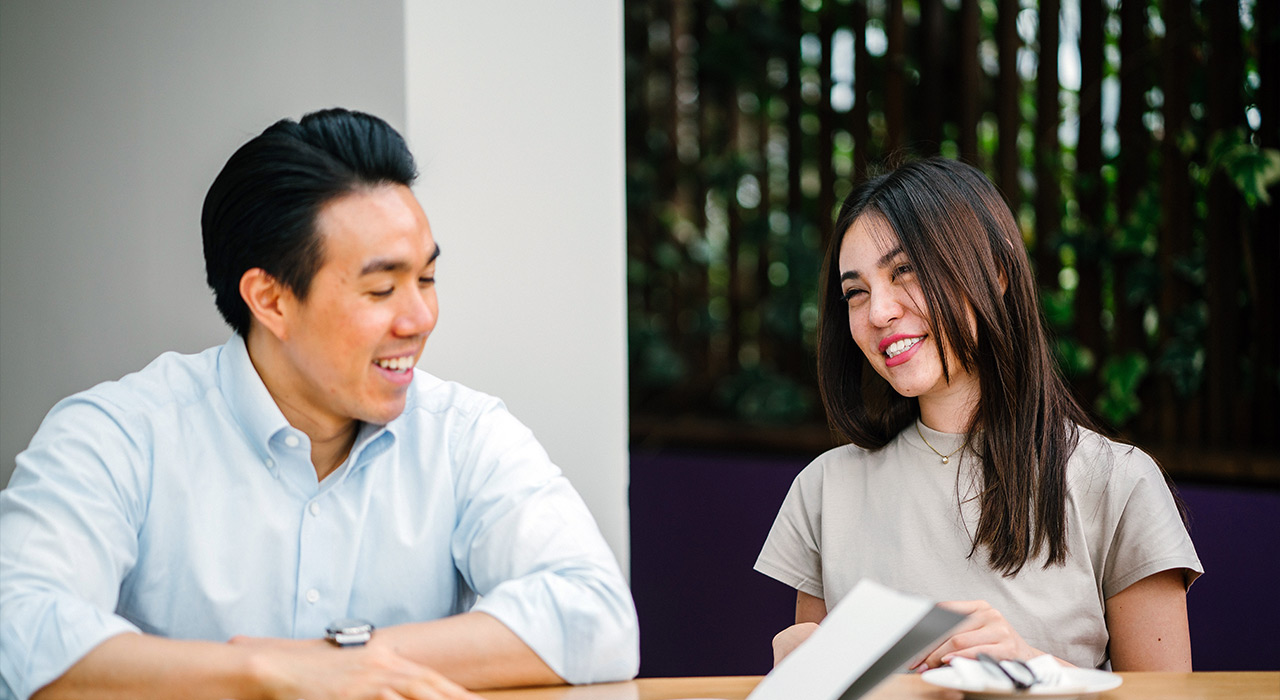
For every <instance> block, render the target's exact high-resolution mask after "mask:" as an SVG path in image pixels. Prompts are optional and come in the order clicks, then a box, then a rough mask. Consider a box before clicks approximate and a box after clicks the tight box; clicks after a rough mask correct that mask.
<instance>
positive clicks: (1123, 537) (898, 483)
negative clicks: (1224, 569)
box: [755, 423, 1203, 668]
mask: <svg viewBox="0 0 1280 700" xmlns="http://www.w3.org/2000/svg"><path fill="white" fill-rule="evenodd" d="M917 425H919V428H920V430H921V432H923V433H924V436H925V437H926V438H927V439H928V441H929V443H930V444H932V445H933V447H934V448H936V449H937V450H938V451H939V452H941V453H942V454H950V453H951V452H952V451H953V450H956V449H957V448H959V447H960V445H961V444H962V442H963V439H964V436H963V435H958V434H951V433H940V432H937V431H935V430H930V429H929V428H927V427H925V426H924V425H923V424H919V423H918V424H917ZM962 455H963V457H962ZM975 474H977V475H978V477H979V481H980V475H981V464H980V462H979V460H978V459H977V458H976V457H975V456H974V455H973V454H972V453H969V452H968V451H967V450H966V451H965V452H963V453H961V454H957V455H955V456H953V457H951V461H950V464H946V465H944V464H942V460H941V458H939V456H938V455H937V454H935V453H934V451H933V450H931V449H929V447H927V446H926V445H925V443H924V441H922V440H921V439H920V436H919V435H918V434H917V433H916V428H915V427H914V426H912V427H908V428H907V429H906V430H904V431H902V433H900V434H899V435H898V436H897V437H896V438H894V439H893V441H892V442H890V443H889V444H888V445H885V446H884V447H883V448H882V449H880V450H877V451H875V452H870V451H867V450H864V449H861V448H859V447H855V446H853V445H846V446H844V447H838V448H836V449H833V450H830V451H828V452H826V453H824V454H823V455H821V456H820V457H818V459H816V460H814V462H813V463H812V464H810V465H809V466H808V467H806V468H805V469H804V471H803V472H801V473H800V475H799V476H797V477H796V480H795V482H794V483H792V485H791V490H790V492H789V493H788V494H787V497H786V500H785V501H784V502H783V504H782V509H781V510H780V511H779V512H778V518H777V520H776V521H774V524H773V529H772V530H771V531H770V532H769V537H768V539H767V540H766V541H765V544H764V549H763V550H762V551H761V552H760V558H759V559H758V560H757V561H756V566H755V568H756V570H757V571H760V572H761V573H764V574H766V575H768V576H771V577H773V578H775V579H778V580H779V581H782V582H783V583H786V584H787V585H789V586H792V587H793V588H795V589H797V590H799V591H802V592H804V593H808V594H809V595H812V596H816V597H818V598H822V599H823V600H825V601H826V603H827V609H828V610H829V609H831V608H833V607H835V604H836V603H838V602H839V601H840V599H841V598H843V597H844V595H845V594H846V593H848V592H849V590H850V589H852V588H853V586H854V584H855V583H857V582H858V581H859V580H860V579H863V578H869V579H872V580H874V581H877V582H879V583H882V584H884V585H887V586H890V587H892V588H896V589H899V590H902V591H906V592H910V593H915V594H918V595H922V596H925V597H928V598H931V599H934V600H939V601H943V600H985V601H987V602H988V603H990V604H991V605H992V606H993V607H995V608H996V609H997V610H999V611H1000V612H1001V613H1002V614H1003V615H1004V616H1005V618H1006V619H1007V620H1008V621H1009V622H1010V624H1012V625H1013V628H1014V629H1015V630H1017V632H1018V633H1019V634H1020V635H1022V638H1023V639H1024V640H1026V642H1027V643H1028V644H1030V645H1031V646H1032V647H1035V648H1037V649H1040V650H1041V651H1045V652H1048V653H1050V654H1053V655H1055V656H1057V657H1058V658H1061V659H1065V660H1067V661H1070V662H1071V663H1073V664H1076V665H1077V666H1082V667H1086V668H1088V667H1098V666H1101V665H1102V664H1103V663H1105V662H1106V661H1107V640H1108V636H1107V627H1106V622H1105V619H1104V613H1105V610H1106V600H1107V599H1108V598H1110V597H1111V596H1113V595H1115V594H1116V593H1119V592H1120V591H1122V590H1124V589H1125V588H1127V587H1128V586H1129V585H1131V584H1133V583H1135V582H1137V581H1139V580H1141V579H1143V578H1145V577H1147V576H1150V575H1151V574H1155V573H1158V572H1160V571H1165V570H1167V569H1185V575H1186V581H1187V585H1188V586H1189V585H1191V582H1192V581H1194V580H1195V578H1196V577H1197V576H1199V575H1200V574H1201V573H1203V569H1202V568H1201V564H1200V559H1199V557H1197V556H1196V551H1195V547H1194V546H1193V545H1192V544H1191V538H1190V537H1189V536H1188V535H1187V531H1186V528H1185V527H1183V524H1182V520H1181V517H1180V516H1179V514H1178V509H1177V506H1176V505H1175V504H1174V501H1173V497H1172V495H1171V494H1170V493H1169V489H1168V487H1167V486H1166V485H1165V481H1164V477H1163V475H1162V474H1161V472H1160V470H1159V468H1158V467H1157V466H1156V465H1155V463H1154V462H1153V461H1152V459H1151V458H1150V457H1148V456H1147V455H1146V454H1145V453H1144V452H1142V451H1141V450H1138V449H1137V448H1133V447H1130V446H1129V445H1123V444H1119V443H1116V442H1112V441H1111V440H1107V439H1106V438H1104V437H1102V436H1100V435H1098V434H1097V433H1094V432H1091V431H1088V430H1084V429H1081V431H1080V444H1079V446H1078V447H1077V448H1076V451H1075V453H1073V454H1072V456H1071V459H1070V460H1069V462H1068V464H1067V560H1066V563H1065V564H1064V565H1062V566H1053V567H1050V568H1048V569H1045V568H1043V563H1044V560H1043V557H1042V558H1041V559H1040V560H1039V561H1031V562H1028V563H1027V565H1026V566H1024V567H1023V568H1022V571H1020V572H1019V573H1018V575H1017V576H1015V577H1012V578H1006V577H1004V576H1002V575H1000V574H999V573H998V572H996V571H993V570H992V569H990V568H989V567H988V566H987V556H986V552H985V551H984V550H979V551H977V552H975V553H974V555H973V556H972V557H969V556H968V555H969V552H970V549H971V547H972V533H973V532H975V531H976V526H977V522H978V502H977V499H976V497H975V494H976V493H977V487H978V484H976V483H975V482H974V479H973V476H974V475H975ZM962 501H963V505H960V504H961V502H962ZM962 515H963V517H962Z"/></svg>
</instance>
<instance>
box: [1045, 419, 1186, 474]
mask: <svg viewBox="0 0 1280 700" xmlns="http://www.w3.org/2000/svg"><path fill="white" fill-rule="evenodd" d="M1151 477H1156V478H1158V479H1160V481H1161V482H1163V481H1164V477H1163V475H1162V474H1161V472H1160V467H1159V466H1158V465H1157V464H1156V461H1155V459H1153V458H1152V457H1151V455H1149V454H1147V453H1146V452H1144V451H1142V449H1140V448H1139V447H1137V446H1136V445H1131V444H1129V443H1126V442H1122V441H1120V440H1116V439H1113V438H1109V437H1107V436H1105V435H1102V434H1101V433H1098V432H1096V431H1093V430H1090V429H1089V428H1085V427H1083V426H1078V427H1077V440H1076V446H1075V450H1074V452H1072V454H1071V458H1070V460H1068V463H1067V478H1068V479H1069V480H1070V481H1072V482H1073V483H1076V484H1080V485H1092V484H1101V485H1105V486H1106V487H1107V488H1109V489H1115V488H1116V487H1118V486H1124V485H1132V484H1133V483H1135V482H1138V481H1142V480H1143V479H1147V478H1151Z"/></svg>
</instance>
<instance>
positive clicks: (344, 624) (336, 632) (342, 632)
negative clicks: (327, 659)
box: [324, 617, 373, 647]
mask: <svg viewBox="0 0 1280 700" xmlns="http://www.w3.org/2000/svg"><path fill="white" fill-rule="evenodd" d="M324 632H325V638H326V639H328V640H329V641H331V642H333V643H334V644H337V645H338V646H340V647H354V646H360V645H362V644H365V643H366V642H368V641H369V639H370V638H371V637H373V623H371V622H369V621H368V620H360V619H357V618H353V617H347V618H342V619H340V620H334V621H333V622H331V623H329V626H328V627H326V628H325V630H324Z"/></svg>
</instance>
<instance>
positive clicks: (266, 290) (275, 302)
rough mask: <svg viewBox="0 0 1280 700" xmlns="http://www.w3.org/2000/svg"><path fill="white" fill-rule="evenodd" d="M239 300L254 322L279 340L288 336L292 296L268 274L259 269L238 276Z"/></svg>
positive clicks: (252, 269) (255, 268)
mask: <svg viewBox="0 0 1280 700" xmlns="http://www.w3.org/2000/svg"><path fill="white" fill-rule="evenodd" d="M240 298H241V299H244V303H245V304H246V305H248V307H249V313H250V314H253V318H254V320H256V321H257V322H258V323H260V324H262V327H263V328H265V329H267V331H269V332H270V333H271V335H274V336H275V337H276V338H277V339H279V340H285V339H287V338H288V335H289V324H288V323H287V322H286V320H287V317H288V312H289V309H290V308H291V305H290V303H289V302H290V301H291V300H292V299H293V295H292V294H291V293H290V291H289V289H288V288H287V287H285V285H283V284H281V282H280V280H277V279H276V278H275V277H273V276H272V275H271V274H270V273H268V272H267V271H266V270H264V269H262V268H260V267H254V268H251V269H249V270H246V271H245V273H244V274H243V275H241V276H240Z"/></svg>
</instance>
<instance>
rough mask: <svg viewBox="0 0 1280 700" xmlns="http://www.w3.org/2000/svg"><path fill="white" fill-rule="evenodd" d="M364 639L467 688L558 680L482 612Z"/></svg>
mask: <svg viewBox="0 0 1280 700" xmlns="http://www.w3.org/2000/svg"><path fill="white" fill-rule="evenodd" d="M370 644H371V645H383V646H386V647H388V648H390V649H392V650H393V651H395V652H396V653H397V654H400V655H401V656H404V657H406V658H408V659H411V660H413V661H416V662H418V663H420V664H423V665H424V666H429V667H431V668H434V669H436V670H437V671H439V672H440V673H442V674H444V675H445V676H446V677H448V678H450V679H452V680H453V681H454V682H456V683H458V684H460V685H463V686H465V687H467V688H471V689H479V688H510V687H518V686H530V685H556V684H560V683H564V679H562V678H561V677H560V676H558V675H556V673H555V671H553V670H551V667H550V666H548V665H547V664H546V662H544V661H543V660H542V658H541V657H539V656H538V655H537V653H535V652H534V651H533V649H531V648H529V645H527V644H525V643H524V641H522V640H521V639H520V638H519V637H518V636H516V634H515V633H514V632H512V631H511V629H510V628H509V627H507V626H506V625H504V624H502V623H501V622H499V621H498V619H497V618H495V617H493V616H492V615H488V614H486V613H482V612H469V613H463V614H461V615H455V616H453V617H446V618H444V619H441V620H433V621H431V622H417V623H410V624H405V625H396V626H395V627H388V628H385V629H380V630H378V631H376V632H375V633H374V635H373V641H371V642H370Z"/></svg>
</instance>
